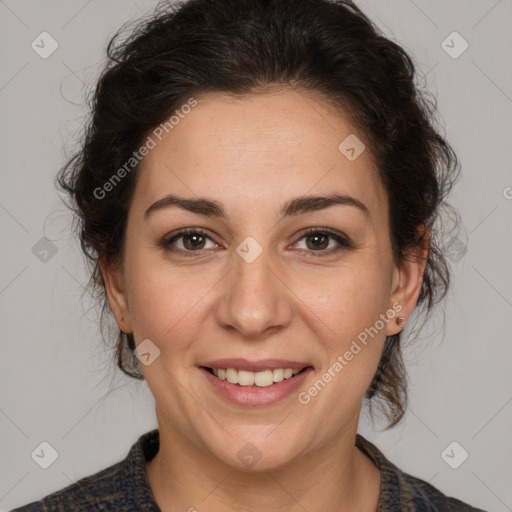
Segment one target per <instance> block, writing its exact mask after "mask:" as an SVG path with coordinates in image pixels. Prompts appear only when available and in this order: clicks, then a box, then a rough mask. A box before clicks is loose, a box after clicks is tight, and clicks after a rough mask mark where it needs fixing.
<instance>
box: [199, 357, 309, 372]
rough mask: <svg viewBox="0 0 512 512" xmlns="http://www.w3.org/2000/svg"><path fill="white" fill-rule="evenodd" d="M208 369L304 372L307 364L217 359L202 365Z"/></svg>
mask: <svg viewBox="0 0 512 512" xmlns="http://www.w3.org/2000/svg"><path fill="white" fill-rule="evenodd" d="M201 366H205V367H207V368H235V369H237V370H246V371H249V372H259V371H263V370H275V369H276V368H291V369H292V370H302V369H303V368H306V367H307V366H311V365H309V364H307V363H301V362H300V361H289V360H287V359H261V360H260V361H249V360H248V359H242V358H236V359H215V361H206V362H205V363H203V364H201Z"/></svg>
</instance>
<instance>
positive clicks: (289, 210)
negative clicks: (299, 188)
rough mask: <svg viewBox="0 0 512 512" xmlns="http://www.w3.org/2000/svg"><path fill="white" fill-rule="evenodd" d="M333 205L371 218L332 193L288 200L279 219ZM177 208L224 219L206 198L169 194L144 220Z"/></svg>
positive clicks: (352, 202)
mask: <svg viewBox="0 0 512 512" xmlns="http://www.w3.org/2000/svg"><path fill="white" fill-rule="evenodd" d="M335 205H344V206H353V207H355V208H357V209H359V210H360V211H361V212H363V213H364V214H365V215H366V216H367V217H371V215H370V210H369V209H368V207H367V206H366V205H365V204H364V203H362V202H361V201H360V200H359V199H356V198H355V197H351V196H348V195H345V194H339V193H333V194H329V195H327V196H301V197H296V198H294V199H290V200H288V201H287V202H286V203H285V204H284V205H283V207H282V208H281V211H280V214H281V218H284V217H289V216H296V215H301V214H305V213H310V212H314V211H318V210H323V209H325V208H329V207H331V206H335ZM172 206H177V207H179V208H182V209H184V210H187V211H190V212H192V213H197V214H200V215H206V216H208V217H219V218H222V219H225V218H226V210H225V209H224V208H223V206H222V205H221V204H220V203H219V202H217V201H215V200H213V199H208V198H206V197H198V198H185V197H179V196H176V195H173V194H169V195H167V196H165V197H163V198H162V199H159V200H158V201H156V202H155V203H153V204H152V205H151V206H150V207H149V208H148V209H147V210H146V211H145V212H144V218H145V219H147V218H148V217H150V216H151V215H153V214H154V213H156V212H157V211H159V210H163V209H166V208H170V207H172Z"/></svg>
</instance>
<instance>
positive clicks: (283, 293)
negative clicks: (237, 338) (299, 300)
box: [215, 250, 293, 340]
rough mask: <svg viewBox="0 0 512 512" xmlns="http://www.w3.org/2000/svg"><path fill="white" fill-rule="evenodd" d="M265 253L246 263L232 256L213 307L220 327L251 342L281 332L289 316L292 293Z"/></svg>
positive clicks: (235, 254) (237, 256)
mask: <svg viewBox="0 0 512 512" xmlns="http://www.w3.org/2000/svg"><path fill="white" fill-rule="evenodd" d="M268 252H269V251H268V250H264V251H263V253H262V254H261V255H260V256H259V257H258V258H257V259H256V260H255V261H252V262H250V263H249V262H247V261H246V260H244V259H243V258H242V257H240V256H239V254H238V253H236V252H234V253H233V269H232V271H231V272H228V274H227V276H226V278H225V279H224V280H223V282H222V286H223V287H224V289H223V290H222V293H221V294H220V295H219V299H218V302H217V304H216V307H215V315H216V319H217V322H218V324H219V325H220V326H222V327H223V328H224V329H231V330H236V331H238V332H239V333H240V335H241V336H243V338H247V339H251V340H257V339H265V338H267V337H268V336H270V335H272V334H275V333H276V332H278V331H279V330H281V329H284V328H285V327H286V326H287V325H289V324H290V322H291V319H292V316H293V302H292V297H293V292H292V291H291V290H290V288H289V287H288V286H287V285H286V276H284V273H283V271H281V272H279V269H278V268H277V267H278V265H276V264H272V261H271V258H270V255H268Z"/></svg>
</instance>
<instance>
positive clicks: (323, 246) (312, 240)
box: [296, 228, 353, 256]
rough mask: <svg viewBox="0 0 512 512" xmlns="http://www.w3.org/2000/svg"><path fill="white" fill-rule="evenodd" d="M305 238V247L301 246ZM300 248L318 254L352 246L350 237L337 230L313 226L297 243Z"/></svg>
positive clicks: (326, 253) (325, 253) (330, 252)
mask: <svg viewBox="0 0 512 512" xmlns="http://www.w3.org/2000/svg"><path fill="white" fill-rule="evenodd" d="M302 240H305V241H306V242H305V247H300V246H299V242H301V241H302ZM296 245H297V246H298V248H299V249H304V250H305V251H306V252H310V253H311V252H317V253H319V254H318V256H323V255H328V254H332V253H336V252H339V251H343V250H348V249H350V248H352V247H353V246H352V243H351V242H350V239H349V238H348V237H346V236H345V235H342V234H341V233H338V232H337V231H331V230H330V229H322V230H320V229H317V228H312V229H309V230H308V231H306V232H305V233H303V235H302V237H301V238H300V239H299V241H298V242H297V243H296ZM315 256H317V255H315Z"/></svg>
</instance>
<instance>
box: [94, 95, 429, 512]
mask: <svg viewBox="0 0 512 512" xmlns="http://www.w3.org/2000/svg"><path fill="white" fill-rule="evenodd" d="M196 99H197V100H198V105H197V106H196V107H194V108H193V109H192V111H191V112H190V113H189V114H187V115H186V116H185V117H184V118H183V119H181V120H180V122H179V124H178V125H176V126H175V127H174V128H173V129H172V130H171V131H170V132H169V133H168V134H167V135H166V136H165V137H164V138H163V139H162V141H161V142H159V143H158V144H157V146H156V147H155V148H154V149H152V150H151V151H150V152H149V154H148V155H147V156H146V157H145V159H144V161H143V163H142V166H141V169H140V172H139V175H138V181H137V185H136V188H135V192H134V196H133V201H132V203H131V205H130V209H129V215H128V223H127V231H126V246H125V252H124V259H123V263H122V265H120V266H108V265H107V264H105V263H104V262H102V264H101V269H102V273H103V276H104V278H105V282H106V290H107V295H108V299H109V302H110V305H111V308H112V310H113V312H114V315H115V317H116V320H117V323H118V325H119V327H120V328H121V329H122V330H123V331H125V332H133V333H134V337H135V340H136V343H137V344H139V343H141V342H142V341H143V340H144V339H150V340H151V341H152V342H153V343H154V344H155V345H156V346H157V347H158V349H159V350H160V356H159V357H157V358H156V359H155V360H154V362H152V363H151V364H150V365H148V366H145V365H141V367H142V370H143V372H144V377H145V379H146V382H147V384H148V386H149V389H150V391H151V392H152V394H153V396H154V398H155V402H156V414H157V420H158V427H159V431H160V450H159V452H158V454H157V455H156V456H155V458H154V459H153V460H152V461H150V462H149V463H147V465H146V467H147V472H148V477H149V481H150V484H151V488H152V490H153V493H154V495H155V499H156V501H157V503H158V505H159V506H160V508H161V509H162V510H166V511H175V510H189V509H192V510H193V508H192V507H195V509H197V510H199V511H201V510H215V511H217V512H223V511H228V510H229V511H232V510H243V511H256V510H258V511H259V510H276V511H277V510H279V511H298V510H301V511H303V510H304V509H306V510H339V511H349V510H350V511H354V510H357V511H363V512H364V511H375V510H376V509H377V504H378V499H379V486H380V473H379V470H378V469H377V468H376V467H375V466H374V465H373V463H372V462H371V461H370V460H369V459H368V458H367V457H366V456H365V455H363V454H362V452H360V451H359V449H357V448H356V447H355V445H354V443H355V436H356V431H357V424H358V419H359V413H360V408H361V404H362V400H363V397H364V394H365V391H366V389H367V388H368V386H369V385H370V382H371V380H372V378H373V376H374V374H375V371H376V369H377V365H378V362H379V359H380V356H381V353H382V349H383V344H384V341H385V337H386V336H387V335H393V334H396V333H397V332H399V331H400V330H401V329H402V328H403V327H400V326H398V325H397V323H396V317H395V319H393V320H390V321H389V322H387V323H385V326H384V328H383V329H381V330H380V331H379V333H378V335H376V336H374V337H373V339H371V341H370V342H369V343H368V344H367V345H366V346H364V348H363V349H362V350H361V351H360V352H359V353H358V354H357V355H355V356H354V358H353V359H352V360H351V361H350V362H349V363H348V364H347V365H346V366H345V367H344V368H343V370H342V371H341V372H339V373H337V374H336V377H335V378H333V379H332V380H331V382H329V383H328V385H326V386H325V388H324V389H322V391H321V392H320V393H318V394H317V396H315V397H314V398H312V399H311V401H310V402H309V403H308V404H305V405H304V404H302V403H300V402H299V401H298V399H297V393H293V394H292V395H291V396H289V397H286V398H284V399H282V400H280V401H279V402H277V403H276V404H273V405H270V406H258V407H246V406H239V405H235V404H233V403H231V402H229V401H227V400H226V399H224V398H221V397H220V396H219V395H218V394H217V393H216V392H215V391H214V390H213V387H212V386H211V384H210V383H209V382H208V381H207V379H205V377H204V375H203V374H202V372H201V371H200V370H199V368H198V366H199V365H200V364H201V363H202V362H205V361H207V360H212V359H219V358H226V357H242V358H246V359H249V360H252V361H254V360H261V359H266V358H282V359H291V360H298V361H301V362H305V363H306V364H305V365H307V364H309V365H311V366H313V368H314V371H313V372H312V373H311V374H310V375H309V376H308V377H307V379H306V381H305V382H304V385H302V386H301V388H300V391H304V390H307V389H308V388H309V387H310V386H311V385H312V384H313V383H314V382H315V381H317V380H318V379H319V378H320V376H321V375H322V374H323V373H324V372H326V371H327V370H328V369H329V368H330V367H332V365H333V363H334V362H335V361H336V359H337V357H338V356H339V355H343V354H344V353H345V352H346V351H347V350H348V349H349V348H350V345H351V342H352V341H353V340H355V339H356V338H357V335H358V334H359V333H360V332H362V331H363V330H364V329H365V328H369V327H370V326H373V325H374V324H375V322H376V320H377V319H378V318H379V315H380V314H386V311H388V310H390V309H392V307H393V304H395V305H396V304H397V303H398V304H401V306H402V310H401V311H400V313H399V314H400V315H401V316H403V317H404V318H405V319H406V321H407V318H408V317H409V315H410V314H411V312H412V310H413V308H414V306H415V304H416V300H417V297H418V294H419V291H420V287H421V282H422V276H423V271H424V268H425V258H426V253H425V252H422V251H421V250H420V249H418V252H417V256H419V258H418V259H417V260H416V261H414V262H408V263H404V264H401V265H396V264H395V263H394V261H393V258H392V252H391V245H390V236H389V230H388V212H387V197H386V193H385V191H384V189H383V187H382V184H381V182H380V180H379V178H378V176H377V173H376V170H375V164H374V161H373V157H372V155H371V152H370V149H369V144H368V143H367V141H366V138H365V134H364V133H360V132H358V131H357V130H356V129H355V128H354V127H353V126H351V125H350V123H349V122H348V121H347V119H345V118H344V117H343V116H342V115H341V114H340V113H335V112H334V111H333V109H332V108H331V107H329V106H328V104H327V103H326V102H325V101H323V100H322V98H321V97H319V96H318V95H315V94H313V93H310V92H308V93H306V92H303V91H302V92H298V91H294V90H291V89H289V90H287V89H284V90H280V91H278V92H272V93H265V94H259V95H252V96H245V97H243V98H240V97H239V98H236V97H234V96H231V95H227V94H220V93H208V94H204V95H201V96H196ZM349 134H356V135H357V137H358V138H359V139H360V140H361V141H363V142H364V143H365V144H366V148H367V149H366V150H365V151H363V153H362V154H361V155H360V156H359V157H358V158H357V159H356V160H355V161H349V160H348V159H347V158H346V157H345V156H344V155H343V154H341V153H340V151H339V150H338V146H339V144H340V142H341V141H343V140H344V139H345V138H346V137H347V136H348V135H349ZM333 192H338V193H341V194H347V195H350V196H352V197H354V198H357V199H358V200H360V201H362V202H363V203H364V204H365V205H366V206H367V207H368V209H369V215H368V216H365V215H364V213H363V212H362V211H360V210H359V209H357V208H355V207H353V206H348V205H335V206H331V207H329V208H325V209H322V210H318V211H314V212H309V213H305V214H301V215H297V216H290V217H287V218H284V219H283V218H281V217H280V214H279V212H280V208H281V206H282V205H283V204H284V203H285V202H286V201H287V200H289V199H292V198H295V197H297V196H303V195H327V194H331V193H333ZM170 193H172V194H175V195H179V196H183V197H187V198H195V197H197V196H200V197H207V198H209V199H213V200H216V201H218V202H219V203H221V204H222V205H223V207H224V208H225V209H226V212H227V216H226V218H225V219H218V218H214V217H208V216H205V215H200V214H197V213H192V212H189V211H186V210H183V209H181V208H179V207H176V206H172V207H169V208H166V209H162V210H158V211H155V212H154V214H152V215H150V216H149V217H148V218H145V216H144V212H145V211H146V209H147V208H148V207H149V206H150V205H152V204H153V203H154V202H155V201H157V200H159V199H161V198H162V197H164V196H165V195H167V194H170ZM187 227H192V228H202V229H204V230H205V231H206V232H207V237H206V238H205V239H204V241H203V242H202V245H200V249H201V250H200V251H199V252H198V250H197V249H195V251H196V252H194V246H193V244H192V243H191V241H190V238H188V239H187V238H186V237H185V238H180V239H177V240H175V241H174V246H175V247H176V248H178V249H181V250H182V251H186V250H188V251H189V252H188V253H187V254H191V253H193V254H192V256H194V255H197V254H199V256H197V257H190V256H187V255H177V254H173V253H169V252H166V251H165V249H164V248H163V247H162V246H161V245H159V243H160V241H161V240H162V239H163V238H164V237H165V236H166V235H171V234H173V233H176V232H177V231H179V230H181V229H183V228H187ZM309 227H318V228H331V229H332V230H335V231H337V232H339V233H341V234H344V235H345V236H347V237H348V238H349V239H350V240H351V241H352V243H353V245H354V246H353V248H345V249H344V250H342V251H340V252H337V253H332V252H331V253H330V254H329V251H330V250H331V248H336V247H339V244H338V243H337V242H336V241H335V240H334V239H332V238H327V239H326V240H325V241H324V240H320V241H319V242H317V244H319V245H320V248H319V249H318V248H317V246H316V245H315V244H314V242H315V240H312V238H314V235H309V236H308V237H304V235H303V234H302V232H303V231H304V229H305V228H309ZM248 236H251V237H253V238H254V239H255V240H256V241H257V242H258V244H259V245H260V246H261V248H262V250H263V252H262V253H261V255H260V256H259V257H258V258H257V259H256V260H255V261H253V262H252V263H247V262H246V261H245V260H244V259H242V258H241V257H240V256H239V254H238V253H237V252H236V248H237V247H238V246H239V244H240V243H241V242H242V241H243V240H244V239H245V238H246V237H248ZM199 241H200V242H201V241H202V239H199ZM185 243H187V245H185ZM191 247H192V248H191ZM248 442H250V443H252V444H253V445H255V446H256V447H257V449H258V450H259V452H260V453H261V459H260V460H259V461H258V462H257V463H256V464H255V465H254V466H253V467H251V468H249V469H248V468H246V467H245V466H244V465H243V464H242V462H241V461H240V460H239V459H238V457H237V452H238V451H239V450H240V449H241V448H242V447H244V446H245V445H246V443H248Z"/></svg>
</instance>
